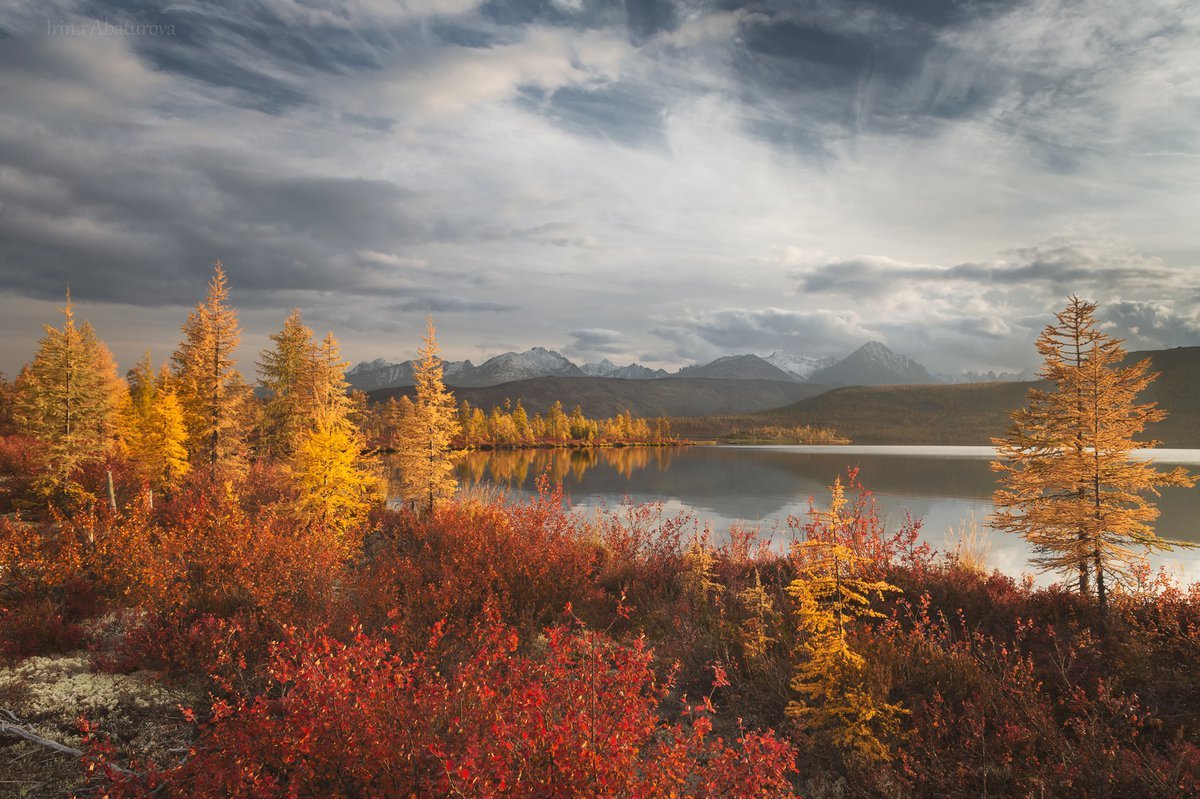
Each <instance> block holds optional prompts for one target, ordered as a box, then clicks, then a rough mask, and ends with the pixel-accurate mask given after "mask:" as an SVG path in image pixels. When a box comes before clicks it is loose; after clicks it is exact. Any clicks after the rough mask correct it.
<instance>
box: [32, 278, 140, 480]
mask: <svg viewBox="0 0 1200 799" xmlns="http://www.w3.org/2000/svg"><path fill="white" fill-rule="evenodd" d="M62 313H63V326H62V327H61V328H56V327H51V326H50V325H45V331H46V334H45V336H43V337H42V339H41V341H40V342H39V344H38V351H37V353H36V354H35V355H34V357H33V360H32V361H30V362H29V363H28V364H26V365H25V367H24V368H23V369H22V370H21V373H20V375H19V376H18V377H17V381H16V385H15V391H14V398H13V419H14V421H15V422H16V425H17V427H18V429H19V430H21V431H22V432H24V433H27V434H29V435H31V436H33V437H34V438H37V439H38V440H40V441H42V442H44V443H45V444H46V445H47V451H48V455H49V464H48V469H47V472H46V474H45V476H44V478H43V479H42V480H41V481H40V486H41V488H42V489H43V491H45V493H47V494H52V495H53V494H60V493H72V492H73V491H74V489H76V488H77V485H76V483H75V482H74V480H73V474H74V472H75V470H76V469H77V468H78V467H79V466H81V465H83V464H85V463H87V462H89V461H97V460H101V459H103V458H104V457H105V456H107V455H108V454H109V453H110V452H112V451H113V450H114V448H116V447H117V446H118V445H119V443H120V442H119V433H120V429H121V418H120V417H121V406H122V403H123V402H124V401H125V391H124V386H123V384H122V382H121V380H120V378H119V377H117V370H116V364H115V363H114V361H113V358H112V354H111V353H110V352H109V351H108V348H107V347H106V346H104V344H103V342H101V341H100V340H99V339H98V338H96V332H95V330H93V329H92V326H91V324H89V323H88V322H86V321H85V322H84V323H83V324H82V325H79V326H76V324H75V307H74V305H73V304H72V303H71V295H70V292H68V293H67V303H66V306H65V307H64V308H63V309H62Z"/></svg>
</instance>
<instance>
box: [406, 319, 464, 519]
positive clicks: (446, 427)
mask: <svg viewBox="0 0 1200 799" xmlns="http://www.w3.org/2000/svg"><path fill="white" fill-rule="evenodd" d="M421 338H422V341H423V342H424V346H422V347H421V349H420V351H419V352H418V353H417V360H416V362H415V363H414V364H413V382H414V383H415V384H416V398H415V401H414V402H413V405H412V408H411V410H409V412H408V413H406V414H405V420H404V426H403V428H402V430H401V435H400V440H399V442H398V445H399V446H398V451H397V460H398V461H399V464H400V474H401V485H402V489H403V492H404V496H405V498H406V499H409V500H411V501H413V502H415V503H417V504H419V505H420V506H421V507H422V508H424V509H425V510H426V511H427V512H428V511H432V510H433V508H434V507H435V506H436V504H437V503H438V502H439V501H441V500H444V499H446V498H448V497H450V496H452V495H453V494H454V491H455V489H456V488H457V486H458V481H457V480H456V478H455V476H454V462H453V460H452V458H451V449H450V447H451V441H452V440H453V438H454V437H455V435H457V434H458V432H459V431H458V427H459V425H458V415H457V408H456V405H455V401H454V395H453V394H451V393H450V392H449V391H448V390H447V389H446V385H445V383H444V382H443V380H442V360H441V358H439V357H438V352H439V349H438V344H437V331H436V329H435V328H434V326H433V318H432V317H429V318H427V319H426V330H425V335H424V336H422V337H421Z"/></svg>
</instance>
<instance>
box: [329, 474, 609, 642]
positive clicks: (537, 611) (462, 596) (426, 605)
mask: <svg viewBox="0 0 1200 799" xmlns="http://www.w3.org/2000/svg"><path fill="white" fill-rule="evenodd" d="M375 519H376V521H375V527H376V532H375V540H373V541H371V542H369V544H368V557H367V558H366V562H365V563H364V564H363V566H362V568H360V569H359V570H358V573H357V574H356V576H355V583H354V592H353V593H352V597H353V599H352V605H353V610H354V612H355V613H357V614H359V615H360V617H361V618H362V619H363V620H364V621H365V622H366V623H367V624H369V625H373V626H375V627H380V626H382V625H384V624H385V623H391V622H390V621H389V620H388V618H387V617H388V613H389V611H390V610H391V609H392V608H398V614H399V622H400V623H401V624H402V625H403V626H404V628H405V629H407V630H408V631H409V632H410V634H411V635H412V636H414V637H415V639H414V640H417V639H421V638H423V637H424V635H425V634H427V632H428V630H429V629H431V628H432V626H433V624H435V623H436V622H438V621H439V620H442V619H445V620H446V622H447V624H448V625H450V629H449V631H448V632H449V634H451V635H452V636H453V635H457V634H459V633H462V632H465V631H466V630H467V629H469V625H470V624H471V623H472V622H473V620H474V619H476V618H478V616H479V614H480V612H481V611H482V610H483V608H484V606H485V605H490V606H491V607H492V608H494V609H495V611H496V612H497V613H498V614H499V615H500V617H501V618H502V619H504V621H505V622H506V623H508V624H511V625H513V626H515V627H516V628H518V629H519V630H520V631H521V633H522V635H530V634H533V633H536V632H537V631H538V630H540V629H541V627H542V626H544V625H545V624H547V623H549V622H550V621H551V620H552V619H554V618H557V617H558V615H559V614H561V612H562V610H563V608H564V607H565V606H566V605H567V604H568V603H570V604H573V605H574V606H575V607H576V608H577V612H579V613H580V614H581V615H584V616H587V615H589V614H592V615H595V613H594V612H593V611H596V610H598V608H600V607H601V606H602V605H604V606H609V607H611V604H612V603H611V602H609V601H607V600H605V599H604V592H603V591H602V590H601V589H600V588H599V587H598V586H597V585H596V572H597V569H598V567H599V558H600V553H599V549H598V547H597V545H596V543H595V541H594V540H591V539H590V538H589V536H588V535H586V523H585V522H584V521H582V520H580V519H578V518H577V517H575V516H574V515H572V514H571V513H570V512H569V511H566V510H564V509H563V507H562V502H561V495H559V494H557V493H556V492H553V491H548V492H546V493H545V494H543V495H541V496H539V497H538V498H535V499H533V500H531V501H529V502H527V503H508V502H505V501H502V500H497V501H491V502H475V501H463V502H455V503H444V504H442V505H440V506H439V507H438V508H437V509H435V511H434V512H433V513H432V514H429V515H427V516H418V515H416V514H413V513H412V512H411V511H408V510H388V511H382V512H378V513H377V514H376V516H375ZM609 613H610V614H611V610H610V611H609ZM392 615H396V614H392Z"/></svg>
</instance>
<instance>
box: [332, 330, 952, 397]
mask: <svg viewBox="0 0 1200 799" xmlns="http://www.w3.org/2000/svg"><path fill="white" fill-rule="evenodd" d="M412 367H413V362H412V361H403V362H401V363H392V362H389V361H385V360H383V359H376V360H374V361H364V362H362V363H360V364H358V365H357V366H355V367H354V368H352V369H351V370H350V371H348V372H347V373H346V380H347V381H348V382H349V383H350V385H351V386H353V387H354V388H356V389H358V390H360V391H374V390H377V389H382V388H398V387H402V386H411V385H412V383H413V369H412ZM442 367H443V370H444V371H443V375H444V378H445V381H446V384H447V385H450V386H455V387H461V388H479V387H485V386H496V385H500V384H503V383H511V382H514V381H519V380H531V379H534V378H539V377H599V378H612V379H623V380H663V379H680V378H685V379H695V378H704V379H714V380H774V381H780V382H806V383H812V384H817V385H823V386H830V387H836V386H849V385H860V386H876V385H894V384H918V383H936V382H939V381H938V380H937V379H936V378H935V377H934V376H933V375H931V374H930V373H929V371H928V370H927V369H926V368H925V367H924V366H922V365H921V364H919V363H917V362H916V361H914V360H912V359H911V358H909V357H907V356H905V355H900V354H899V353H896V352H893V351H892V350H890V349H888V348H887V347H886V346H885V345H883V344H881V343H879V342H878V341H871V342H868V343H867V344H865V345H863V346H862V347H860V348H858V349H857V350H855V351H854V352H852V353H850V355H848V356H846V357H845V358H843V359H842V360H840V361H839V360H836V359H834V358H829V357H820V358H818V357H812V356H808V355H796V354H793V353H788V352H782V351H776V352H773V353H771V354H770V355H763V356H760V355H752V354H746V355H727V356H724V357H721V358H717V359H716V360H715V361H711V362H710V363H706V364H696V365H693V366H685V367H683V368H682V369H680V370H678V371H677V372H674V373H669V372H667V371H666V370H664V369H651V368H650V367H647V366H643V365H641V364H638V363H631V364H628V365H625V366H620V365H617V364H614V363H613V362H612V361H609V360H608V359H604V360H602V361H600V362H598V363H585V364H583V365H582V366H578V365H576V364H575V363H573V362H572V361H571V360H570V359H568V358H566V357H564V356H563V355H561V354H559V353H558V352H555V351H554V350H548V349H546V348H544V347H534V348H532V349H529V350H526V351H525V352H506V353H503V354H501V355H497V356H495V357H493V358H489V359H488V360H486V361H484V362H483V363H482V364H479V365H478V366H476V365H475V364H473V363H471V362H470V361H444V362H443V364H442Z"/></svg>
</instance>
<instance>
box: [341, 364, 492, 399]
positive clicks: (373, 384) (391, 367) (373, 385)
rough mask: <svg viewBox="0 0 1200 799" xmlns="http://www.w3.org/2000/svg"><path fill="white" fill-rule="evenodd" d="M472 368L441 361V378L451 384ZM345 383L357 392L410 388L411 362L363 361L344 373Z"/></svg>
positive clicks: (411, 378)
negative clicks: (395, 387)
mask: <svg viewBox="0 0 1200 799" xmlns="http://www.w3.org/2000/svg"><path fill="white" fill-rule="evenodd" d="M474 368H475V365H474V364H472V363H471V362H470V361H442V376H443V377H444V378H445V379H446V381H447V382H450V383H452V382H454V381H453V377H454V376H455V375H459V374H462V373H463V372H467V371H470V370H472V369H474ZM346 382H347V383H349V384H350V385H351V386H352V387H354V388H356V389H358V390H359V391H372V390H374V389H377V388H392V387H394V386H411V385H412V384H413V362H412V361H402V362H400V363H392V362H391V361H385V360H384V359H383V358H376V359H375V360H373V361H363V362H362V363H360V364H358V365H357V366H355V367H353V368H352V369H350V371H348V372H346Z"/></svg>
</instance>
